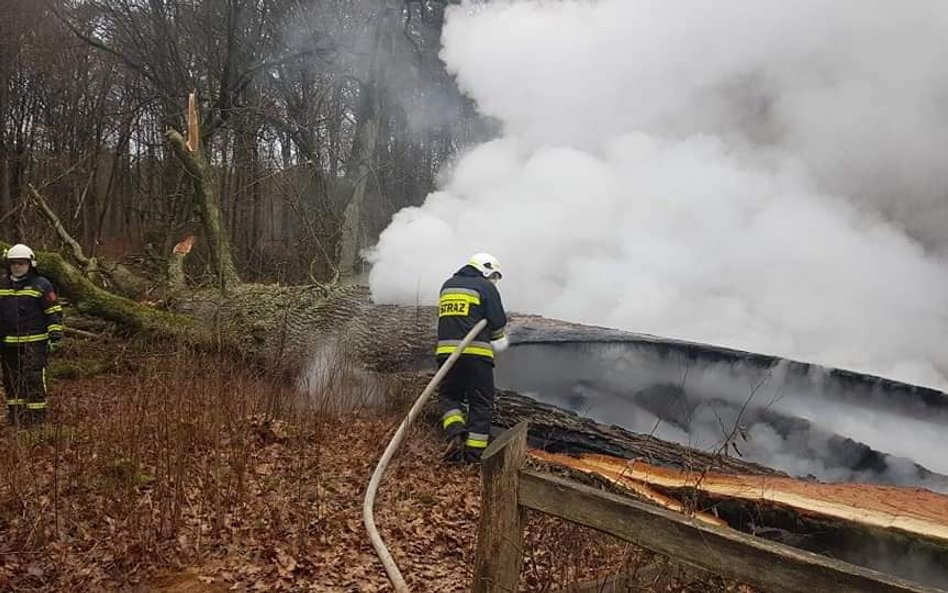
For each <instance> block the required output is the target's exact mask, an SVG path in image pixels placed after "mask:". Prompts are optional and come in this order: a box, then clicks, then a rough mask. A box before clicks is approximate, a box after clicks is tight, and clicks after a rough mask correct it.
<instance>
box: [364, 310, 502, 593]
mask: <svg viewBox="0 0 948 593" xmlns="http://www.w3.org/2000/svg"><path fill="white" fill-rule="evenodd" d="M486 325H487V320H486V319H481V320H480V321H478V322H477V325H475V326H474V327H473V328H472V329H471V331H469V332H467V335H466V336H464V339H463V340H461V343H460V344H458V347H457V349H456V350H455V351H454V352H452V353H451V356H449V357H448V359H447V360H446V361H444V364H442V365H441V368H439V369H438V372H437V373H435V376H434V377H432V378H431V381H429V382H428V385H427V387H425V390H424V391H422V392H421V395H420V396H418V400H417V401H415V404H414V405H413V406H412V407H411V409H410V410H408V415H407V416H405V419H404V420H402V423H401V426H399V427H398V430H397V431H395V436H393V437H392V440H391V441H390V442H389V444H388V447H386V448H385V452H384V453H382V458H381V459H379V464H378V465H377V466H376V467H375V471H374V472H372V479H371V480H369V487H368V488H367V489H366V491H365V502H363V503H362V522H363V523H364V524H365V529H366V531H368V532H369V539H370V540H372V547H373V548H375V553H376V554H378V557H379V560H381V561H382V565H383V566H385V572H386V573H388V579H389V580H390V581H392V585H393V586H394V587H395V591H396V593H408V585H406V584H405V579H404V578H403V577H402V573H401V571H399V570H398V566H397V565H396V564H395V560H394V559H393V558H392V555H391V554H390V553H389V551H388V548H387V547H385V542H383V541H382V536H380V535H379V531H378V529H377V528H376V526H375V516H374V515H375V513H374V507H375V493H376V491H377V490H378V489H379V483H380V482H381V481H382V474H384V473H385V468H387V467H388V462H389V461H391V460H392V456H393V455H395V450H396V449H398V446H399V445H401V444H402V441H403V440H405V435H406V434H408V427H409V426H411V423H412V422H413V421H414V420H415V418H416V417H417V416H418V414H419V413H420V412H421V408H422V407H423V406H424V405H425V402H427V401H428V398H429V397H431V394H432V393H433V392H434V390H435V388H436V387H437V386H438V383H440V382H441V380H442V379H444V376H445V375H446V374H448V371H449V370H451V367H453V366H454V363H455V362H456V361H457V359H458V357H459V356H461V352H463V351H464V349H465V348H467V347H468V345H470V343H471V342H473V341H474V338H475V336H477V334H478V333H480V331H481V330H482V329H484V327H485V326H486Z"/></svg>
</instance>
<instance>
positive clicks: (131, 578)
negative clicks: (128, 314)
mask: <svg viewBox="0 0 948 593" xmlns="http://www.w3.org/2000/svg"><path fill="white" fill-rule="evenodd" d="M50 370H51V373H50V374H51V380H50V389H51V392H52V394H53V397H52V410H51V416H52V418H51V421H50V422H48V423H47V425H46V426H44V427H43V428H39V429H38V428H34V429H30V430H24V429H14V428H11V427H6V426H4V427H3V428H2V429H0V448H2V455H0V591H22V592H25V591H50V592H51V591H131V592H135V593H146V592H166V593H172V592H174V593H212V592H213V593H216V592H223V591H386V590H391V589H390V587H389V585H388V582H387V580H386V577H385V574H384V571H383V570H382V568H381V565H380V564H379V562H378V560H377V559H376V557H375V555H374V553H373V551H372V548H371V546H370V544H369V542H368V539H367V537H366V534H365V529H364V528H363V525H362V521H361V507H362V499H363V495H364V491H365V487H366V484H367V483H368V479H369V476H370V474H371V471H372V469H373V467H374V464H375V463H376V461H377V460H378V457H379V456H380V454H381V452H382V450H383V449H384V447H385V445H386V443H387V441H388V439H389V438H390V436H391V435H392V433H393V432H394V430H395V428H396V427H397V425H398V423H399V422H400V419H401V417H402V415H403V413H404V412H405V410H406V409H407V407H408V406H409V405H410V402H411V400H412V398H413V397H414V395H415V392H416V389H417V386H416V385H415V384H414V383H412V382H406V381H399V380H395V379H392V380H385V381H383V383H382V385H383V387H384V389H385V391H386V393H387V395H388V400H387V401H388V403H387V404H385V405H382V406H381V407H378V406H374V407H368V406H366V405H364V402H365V401H368V400H369V399H374V398H368V397H365V394H364V393H362V391H363V390H364V389H367V388H368V387H367V383H366V382H365V381H364V377H362V376H361V375H360V374H359V373H357V372H354V371H353V370H352V369H348V368H347V367H346V364H345V362H344V361H339V360H334V361H330V362H327V363H326V368H325V369H323V373H322V376H323V380H322V381H321V383H320V384H319V386H318V390H317V391H316V392H315V393H312V394H309V395H305V396H304V395H301V394H299V393H298V392H297V390H296V389H295V386H294V385H292V384H281V383H279V382H276V381H274V380H272V379H270V378H268V377H267V376H266V374H265V373H264V372H262V371H255V370H253V369H252V368H248V366H247V365H240V364H237V363H235V362H233V361H230V360H228V359H227V358H226V357H224V356H221V355H213V354H206V353H205V354H196V353H193V352H185V351H177V350H176V349H175V348H174V347H171V346H167V347H164V348H161V349H156V347H155V346H154V345H149V346H147V347H146V346H143V345H136V344H135V343H129V342H126V341H121V340H117V339H109V340H98V341H88V340H86V341H80V340H79V339H74V340H72V341H71V342H70V344H69V346H68V347H67V349H66V351H65V352H64V353H63V354H62V356H61V357H60V358H59V359H58V360H56V361H55V363H54V364H53V365H52V368H51V369H50ZM371 388H372V389H378V388H379V383H378V382H373V383H372V386H371ZM439 448H440V446H439V444H438V439H437V435H436V434H435V433H434V432H433V430H432V429H431V428H430V427H428V426H427V425H422V426H419V427H418V428H416V429H414V430H413V432H412V434H411V435H410V436H409V438H408V440H407V442H406V444H405V446H404V448H403V450H401V451H400V453H399V454H398V456H397V458H396V460H395V461H394V462H393V465H392V466H391V467H390V469H389V472H388V474H387V478H386V480H385V482H384V483H383V485H382V488H381V490H380V495H379V499H378V502H377V503H376V509H377V521H378V524H379V526H380V529H381V531H382V534H383V537H384V538H385V540H386V542H387V543H388V544H389V546H390V548H391V551H392V553H393V555H394V557H395V559H396V561H397V562H398V564H399V566H400V567H401V569H402V571H403V573H404V574H405V576H406V578H407V580H408V583H409V585H410V586H411V588H412V590H415V591H446V592H450V591H467V590H469V584H470V581H471V567H472V564H473V556H474V554H473V552H474V545H475V539H474V538H475V536H474V534H475V526H476V521H477V517H478V504H479V501H478V491H479V484H478V480H479V476H478V473H477V470H476V469H475V468H469V467H468V468H462V467H445V466H443V465H442V464H441V463H439V460H438V458H439ZM656 562H657V561H656V559H655V558H654V557H653V556H652V555H650V554H648V553H646V552H644V551H642V550H640V549H637V548H635V547H633V546H629V545H627V544H624V543H622V542H618V541H616V540H614V539H611V538H609V537H606V536H603V535H601V534H597V533H595V532H592V531H590V530H586V529H582V528H578V527H575V526H571V525H568V524H565V523H563V522H560V521H557V520H553V519H550V518H545V517H541V516H537V515H533V516H530V517H528V537H527V545H526V549H525V561H524V572H523V579H522V582H523V588H524V590H529V591H559V590H563V589H567V588H568V587H570V586H572V585H575V584H576V583H578V582H580V581H584V580H588V579H592V578H598V577H606V576H608V575H611V574H618V573H621V572H629V571H634V570H637V569H639V568H642V569H643V571H650V572H649V574H650V575H653V576H652V577H649V578H650V579H651V580H650V583H651V584H650V585H648V586H646V587H643V588H642V589H641V590H655V591H685V590H689V591H715V590H717V591H723V590H736V589H732V588H731V587H728V586H727V585H725V584H724V583H723V582H719V581H718V580H717V579H708V578H705V579H703V580H701V579H699V580H695V581H694V582H690V581H691V580H693V579H690V578H688V577H687V576H686V575H684V573H677V572H675V571H672V570H671V569H670V568H667V566H666V568H664V569H661V570H658V571H656V570H655V567H656V566H661V564H660V563H661V561H658V562H659V564H656Z"/></svg>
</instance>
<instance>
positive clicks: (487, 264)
mask: <svg viewBox="0 0 948 593" xmlns="http://www.w3.org/2000/svg"><path fill="white" fill-rule="evenodd" d="M467 264H468V265H469V266H471V267H473V268H475V269H477V271H478V272H480V273H481V274H483V275H484V277H485V278H490V277H491V276H494V275H495V274H496V276H497V279H498V280H499V279H501V278H503V277H504V275H503V274H501V273H500V262H499V261H497V258H496V257H494V256H493V255H491V254H489V253H475V254H474V255H472V256H471V261H469V262H467Z"/></svg>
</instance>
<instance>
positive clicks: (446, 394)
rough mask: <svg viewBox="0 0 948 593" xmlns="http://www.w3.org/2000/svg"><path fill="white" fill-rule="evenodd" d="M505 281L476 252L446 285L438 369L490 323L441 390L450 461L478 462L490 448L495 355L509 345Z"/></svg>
mask: <svg viewBox="0 0 948 593" xmlns="http://www.w3.org/2000/svg"><path fill="white" fill-rule="evenodd" d="M501 277H502V274H501V272H500V263H499V262H498V261H497V258H495V257H494V256H492V255H490V254H489V253H477V254H475V255H473V256H472V257H471V259H470V261H468V263H467V265H465V266H464V267H462V268H461V269H460V270H458V271H457V272H455V274H454V275H453V276H452V277H451V278H448V280H446V281H445V283H444V284H443V285H442V286H441V296H440V299H439V305H438V346H437V350H436V352H435V354H436V357H437V361H438V365H439V366H440V365H442V364H444V361H445V360H447V358H448V356H450V355H451V354H452V353H453V352H454V351H456V350H457V348H458V344H459V343H460V342H461V340H463V339H464V336H466V335H467V333H468V332H469V331H470V330H471V329H472V328H473V327H474V326H475V325H477V322H478V321H480V320H481V319H487V327H485V328H484V329H483V330H481V332H480V333H479V334H478V335H477V336H476V337H475V338H474V341H473V342H471V344H470V345H469V346H468V347H467V348H465V349H464V351H463V352H461V355H460V357H458V359H457V361H456V362H455V364H454V366H453V367H452V368H451V370H450V371H448V374H447V375H446V376H445V377H444V380H443V381H442V382H441V385H440V387H439V399H440V403H441V411H442V412H443V415H442V417H441V423H442V427H443V429H444V436H445V440H446V441H447V443H448V444H447V447H446V449H445V453H444V460H445V461H447V462H453V463H457V462H464V463H477V462H478V461H480V458H481V453H482V452H483V451H484V448H485V447H487V439H488V435H489V433H490V421H491V415H492V413H493V410H494V353H495V352H500V351H502V350H504V349H505V348H506V347H507V336H506V333H505V328H506V325H507V316H506V314H505V313H504V305H503V303H502V302H501V300H500V293H499V292H497V287H496V283H497V281H499V280H500V279H501ZM465 404H466V407H467V413H466V414H465Z"/></svg>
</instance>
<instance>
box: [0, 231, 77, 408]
mask: <svg viewBox="0 0 948 593" xmlns="http://www.w3.org/2000/svg"><path fill="white" fill-rule="evenodd" d="M5 255H6V260H7V264H8V265H9V269H10V273H9V275H6V276H3V277H2V278H0V337H2V340H3V350H2V356H0V361H2V366H3V389H4V391H6V396H7V421H8V422H10V423H12V424H17V425H29V424H34V423H38V422H42V421H43V420H44V419H45V418H46V353H47V352H56V351H58V350H59V349H60V348H61V347H62V342H63V325H62V317H63V314H62V311H63V309H62V307H61V306H60V305H59V303H58V302H57V298H56V290H55V289H54V288H53V285H52V283H51V282H50V281H49V280H47V279H46V278H44V277H42V276H40V275H39V274H38V273H37V271H36V256H35V255H34V254H33V250H32V249H30V248H29V247H27V246H26V245H22V244H17V245H14V246H13V247H11V248H10V249H8V250H7V252H6V254H5Z"/></svg>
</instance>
